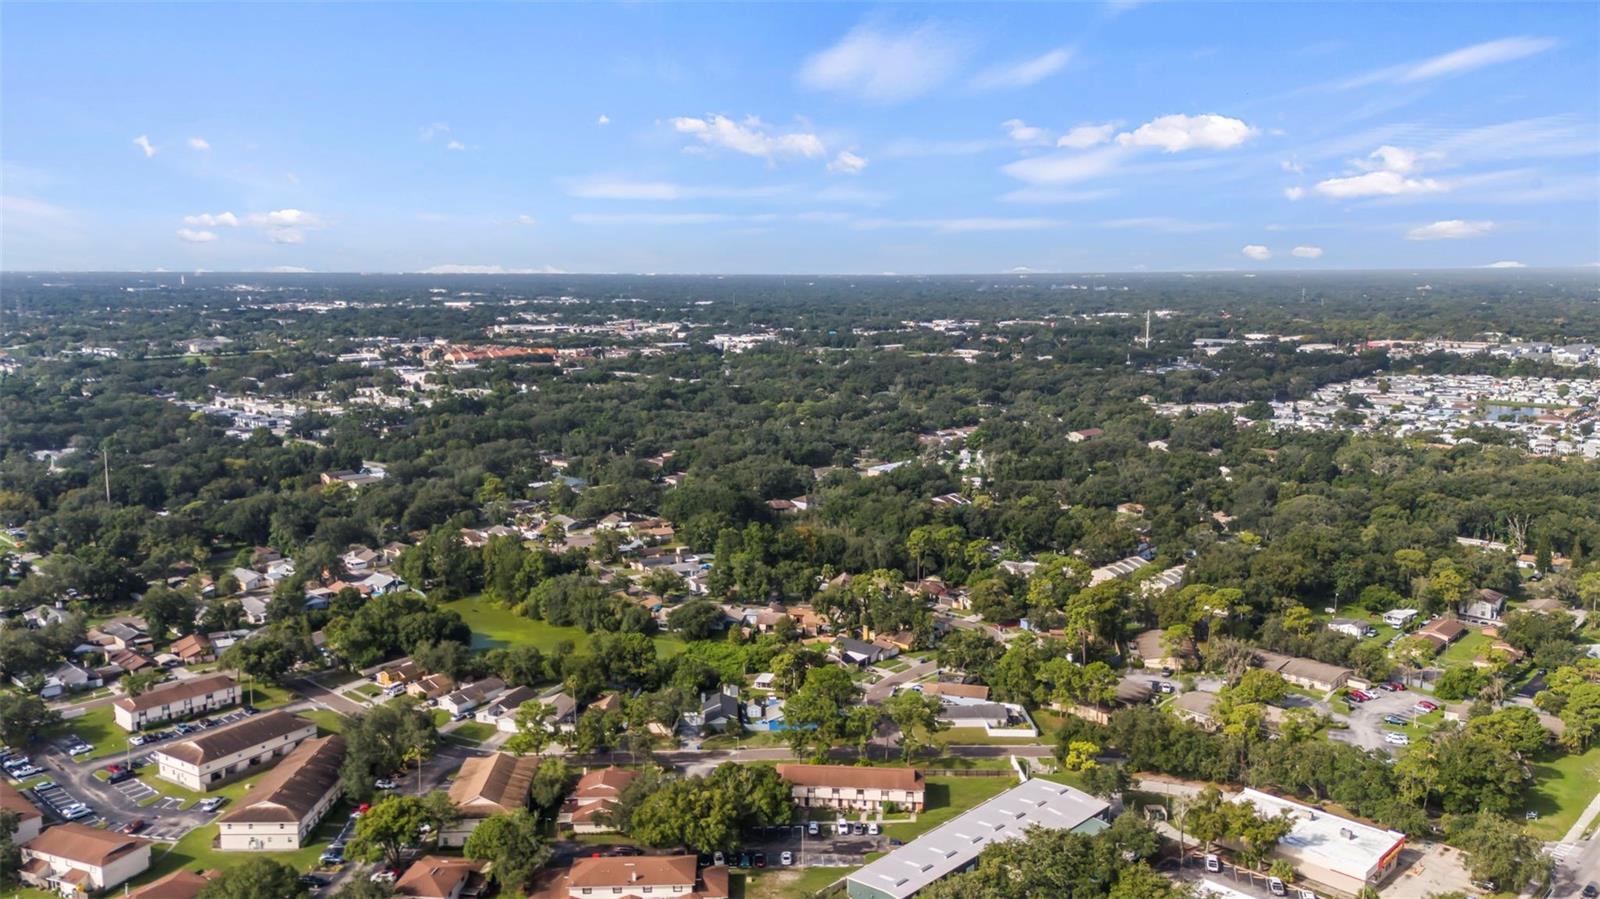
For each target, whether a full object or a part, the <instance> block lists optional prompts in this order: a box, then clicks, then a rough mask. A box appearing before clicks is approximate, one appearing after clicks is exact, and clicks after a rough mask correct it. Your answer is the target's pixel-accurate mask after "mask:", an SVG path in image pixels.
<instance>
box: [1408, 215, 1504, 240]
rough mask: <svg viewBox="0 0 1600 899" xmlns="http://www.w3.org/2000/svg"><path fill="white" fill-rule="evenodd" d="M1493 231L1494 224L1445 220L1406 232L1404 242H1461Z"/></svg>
mask: <svg viewBox="0 0 1600 899" xmlns="http://www.w3.org/2000/svg"><path fill="white" fill-rule="evenodd" d="M1492 230H1494V222H1488V221H1479V222H1468V221H1462V220H1461V219H1447V220H1445V221H1442V222H1434V223H1433V224H1431V225H1422V226H1419V227H1416V228H1412V229H1411V230H1410V231H1407V232H1406V240H1462V239H1464V238H1468V237H1482V236H1483V235H1485V234H1488V233H1489V232H1490V231H1492Z"/></svg>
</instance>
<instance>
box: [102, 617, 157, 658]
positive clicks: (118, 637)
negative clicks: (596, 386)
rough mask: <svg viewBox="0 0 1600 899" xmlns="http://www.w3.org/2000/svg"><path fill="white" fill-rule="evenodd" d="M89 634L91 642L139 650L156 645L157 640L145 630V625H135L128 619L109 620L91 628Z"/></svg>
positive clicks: (109, 647) (106, 646) (107, 646)
mask: <svg viewBox="0 0 1600 899" xmlns="http://www.w3.org/2000/svg"><path fill="white" fill-rule="evenodd" d="M88 636H89V639H90V641H91V642H93V643H95V644H97V645H99V646H102V647H105V648H107V649H121V650H131V651H134V652H139V651H143V650H148V649H150V648H151V647H153V646H154V645H155V641H154V640H152V639H151V638H150V635H149V634H147V633H145V632H144V628H143V627H138V626H135V625H134V624H132V623H131V622H128V621H107V622H106V623H105V624H102V625H100V626H99V627H97V628H95V629H94V630H91V631H90V632H89V634H88Z"/></svg>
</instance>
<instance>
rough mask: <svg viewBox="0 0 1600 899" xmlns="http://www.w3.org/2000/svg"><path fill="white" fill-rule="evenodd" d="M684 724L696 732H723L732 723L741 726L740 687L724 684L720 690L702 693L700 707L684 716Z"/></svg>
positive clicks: (734, 725)
mask: <svg viewBox="0 0 1600 899" xmlns="http://www.w3.org/2000/svg"><path fill="white" fill-rule="evenodd" d="M683 725H684V727H686V728H688V729H689V730H690V731H692V732H693V733H696V734H704V733H706V731H708V730H713V731H716V732H717V733H722V732H723V731H725V730H727V729H728V727H729V726H730V725H731V726H733V727H738V726H739V688H738V687H737V686H736V685H734V684H724V685H723V686H722V689H720V690H707V691H703V692H701V694H700V707H699V708H698V709H696V710H695V711H692V712H689V713H688V714H686V715H684V716H683Z"/></svg>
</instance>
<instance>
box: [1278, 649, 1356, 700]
mask: <svg viewBox="0 0 1600 899" xmlns="http://www.w3.org/2000/svg"><path fill="white" fill-rule="evenodd" d="M1256 662H1257V664H1258V665H1259V666H1260V667H1261V668H1264V669H1266V670H1268V671H1276V672H1278V673H1279V674H1281V675H1283V679H1284V680H1286V681H1288V682H1289V683H1291V684H1293V685H1295V686H1297V687H1304V688H1305V689H1307V690H1316V691H1318V692H1321V693H1331V692H1333V691H1334V690H1337V689H1339V688H1340V687H1342V686H1344V684H1345V681H1348V680H1349V679H1350V678H1351V676H1353V675H1354V674H1355V672H1354V671H1352V670H1350V669H1349V668H1343V667H1340V666H1338V665H1329V664H1328V663H1326V662H1318V661H1316V660H1315V659H1302V658H1297V657H1295V656H1286V655H1281V654H1279V653H1276V652H1266V651H1264V650H1262V651H1258V652H1257V653H1256Z"/></svg>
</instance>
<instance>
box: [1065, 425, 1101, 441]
mask: <svg viewBox="0 0 1600 899" xmlns="http://www.w3.org/2000/svg"><path fill="white" fill-rule="evenodd" d="M1104 434H1105V431H1102V430H1101V429H1099V428H1084V429H1083V430H1081V431H1069V432H1068V433H1067V441H1068V442H1069V443H1082V442H1084V441H1085V440H1093V439H1094V438H1096V437H1100V436H1102V435H1104Z"/></svg>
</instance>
